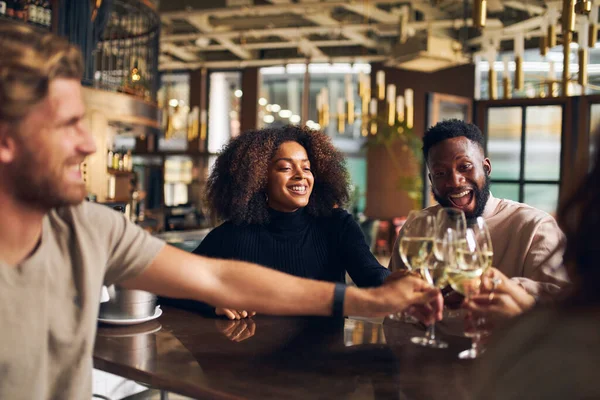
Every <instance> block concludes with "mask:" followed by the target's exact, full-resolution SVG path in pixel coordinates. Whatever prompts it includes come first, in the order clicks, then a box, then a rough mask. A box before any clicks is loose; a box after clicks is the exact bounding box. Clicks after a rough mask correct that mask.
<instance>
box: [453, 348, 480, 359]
mask: <svg viewBox="0 0 600 400" xmlns="http://www.w3.org/2000/svg"><path fill="white" fill-rule="evenodd" d="M481 353H483V351H481V350H476V349H467V350H465V351H461V352H460V353H458V358H460V359H461V360H473V359H475V358H478V357H479V356H480V355H481Z"/></svg>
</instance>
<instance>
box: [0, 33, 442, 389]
mask: <svg viewBox="0 0 600 400" xmlns="http://www.w3.org/2000/svg"><path fill="white" fill-rule="evenodd" d="M81 75H82V59H81V54H80V53H79V51H78V50H77V49H76V48H75V47H73V46H72V45H70V44H68V43H67V42H66V41H65V40H64V39H62V38H58V37H56V36H54V35H52V34H50V33H37V32H36V31H34V30H33V29H31V28H29V27H26V26H24V25H17V24H12V23H3V24H0V221H2V222H1V223H0V326H1V327H2V330H1V331H0V343H1V344H2V351H1V352H0V398H1V399H10V400H20V399H67V400H68V399H73V400H80V399H86V398H90V396H91V373H92V351H93V346H94V337H95V333H96V321H97V317H98V310H99V303H100V292H101V287H102V285H103V284H106V285H109V284H112V283H119V284H120V285H121V286H123V287H125V288H128V289H140V290H147V291H150V292H154V293H157V294H159V295H164V296H169V297H183V298H190V299H195V300H199V301H205V302H208V303H211V304H215V305H217V306H220V307H229V308H232V309H251V310H256V311H258V312H262V313H265V314H277V315H332V313H333V314H334V315H338V316H340V315H343V314H353V315H364V316H382V315H387V314H389V313H390V312H396V311H399V310H404V309H406V308H407V307H409V306H410V305H413V304H417V303H420V304H426V305H429V304H431V305H430V306H429V308H430V310H431V313H430V315H428V316H427V318H428V319H434V318H436V317H440V316H441V315H440V312H439V304H440V302H441V296H440V294H439V292H438V291H436V290H434V289H432V288H430V287H428V286H427V285H425V284H424V283H423V282H422V281H421V280H419V279H415V278H413V277H405V276H400V275H396V278H397V279H393V278H391V279H388V281H387V282H386V283H385V284H384V285H382V286H380V287H378V288H372V289H359V288H354V287H348V288H347V289H346V287H345V286H344V285H341V284H337V285H336V284H333V283H330V282H318V281H311V280H308V279H301V278H297V277H293V276H289V275H287V274H283V273H281V272H278V271H274V270H272V269H269V268H264V267H259V266H257V265H252V264H249V263H244V262H234V261H227V260H216V259H209V258H205V257H201V256H197V255H192V254H189V253H186V252H184V251H181V250H178V249H176V248H174V247H171V246H168V245H165V244H164V243H163V242H162V241H160V240H158V239H156V238H154V237H152V236H150V235H149V234H148V233H146V232H144V231H143V230H142V229H140V228H139V227H137V226H136V225H134V224H132V223H131V222H129V221H128V220H127V219H126V218H125V217H124V216H123V215H121V214H120V213H118V212H115V211H114V210H111V209H110V208H108V207H105V206H102V205H99V204H93V203H88V202H84V201H83V200H84V197H85V195H86V187H85V183H84V182H83V179H82V175H81V172H80V164H81V163H82V161H83V160H84V159H85V157H86V156H89V155H91V154H93V153H94V152H95V151H96V145H95V143H94V138H93V137H92V135H91V134H90V132H89V131H88V130H87V128H86V127H85V124H84V117H85V107H84V104H83V101H82V90H81V84H80V79H81ZM392 277H393V276H392Z"/></svg>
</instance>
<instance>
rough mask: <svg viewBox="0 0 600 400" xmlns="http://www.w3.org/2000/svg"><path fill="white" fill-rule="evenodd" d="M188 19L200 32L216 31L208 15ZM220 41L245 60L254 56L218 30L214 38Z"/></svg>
mask: <svg viewBox="0 0 600 400" xmlns="http://www.w3.org/2000/svg"><path fill="white" fill-rule="evenodd" d="M187 21H188V22H189V23H190V24H191V25H193V26H194V27H195V28H196V29H198V30H199V31H200V32H204V33H211V32H214V28H213V27H212V26H211V25H210V22H209V20H208V16H207V15H200V16H192V17H189V18H187ZM214 40H216V41H217V42H218V43H220V44H221V45H222V46H223V47H225V48H226V49H227V50H229V51H230V52H232V53H233V54H235V55H236V56H238V57H239V58H241V59H243V60H249V59H250V58H252V54H250V52H249V51H247V50H245V49H244V48H242V47H241V46H239V45H237V44H235V43H233V41H232V40H231V39H230V38H226V37H222V36H220V35H219V34H218V32H217V37H215V38H214Z"/></svg>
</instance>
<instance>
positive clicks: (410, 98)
mask: <svg viewBox="0 0 600 400" xmlns="http://www.w3.org/2000/svg"><path fill="white" fill-rule="evenodd" d="M414 94H415V93H414V91H413V90H412V89H406V90H405V91H404V105H405V107H406V109H405V111H404V116H405V118H406V127H407V128H408V129H412V127H413V124H414V117H415V107H414Z"/></svg>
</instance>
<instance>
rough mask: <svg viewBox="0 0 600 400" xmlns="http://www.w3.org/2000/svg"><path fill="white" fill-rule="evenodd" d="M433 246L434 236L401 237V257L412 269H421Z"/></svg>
mask: <svg viewBox="0 0 600 400" xmlns="http://www.w3.org/2000/svg"><path fill="white" fill-rule="evenodd" d="M432 248H433V237H426V236H425V237H423V236H417V237H411V236H402V238H401V239H400V258H402V262H403V263H404V265H406V266H407V267H408V268H410V269H415V270H416V269H419V268H421V266H422V265H423V264H425V263H426V262H427V259H428V258H429V257H430V255H431V250H432Z"/></svg>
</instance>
